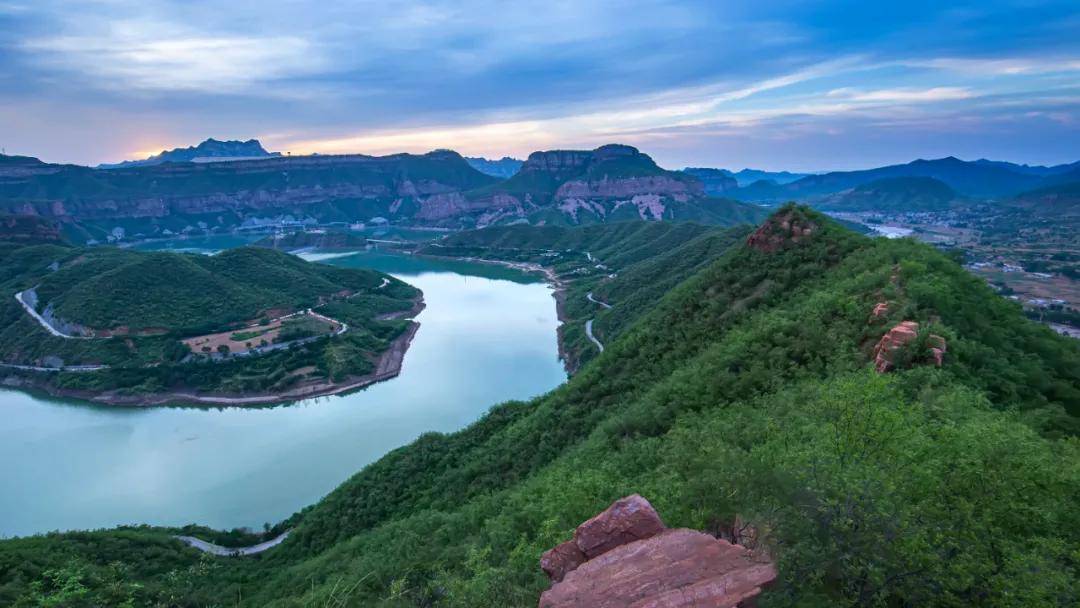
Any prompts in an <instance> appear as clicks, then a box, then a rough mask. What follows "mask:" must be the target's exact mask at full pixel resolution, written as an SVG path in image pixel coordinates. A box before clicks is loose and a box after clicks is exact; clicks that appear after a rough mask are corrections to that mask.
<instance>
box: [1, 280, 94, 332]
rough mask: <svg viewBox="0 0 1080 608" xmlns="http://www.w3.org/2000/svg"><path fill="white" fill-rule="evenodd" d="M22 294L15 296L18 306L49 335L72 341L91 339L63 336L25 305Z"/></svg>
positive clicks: (32, 308) (31, 307)
mask: <svg viewBox="0 0 1080 608" xmlns="http://www.w3.org/2000/svg"><path fill="white" fill-rule="evenodd" d="M27 291H32V290H27ZM24 293H26V292H25V291H20V292H19V293H17V294H15V299H16V300H18V302H19V304H21V305H22V307H23V309H25V310H26V312H28V313H29V314H30V316H31V317H34V320H35V321H37V322H38V323H39V324H40V325H41V326H42V327H44V328H45V331H47V332H49V333H50V334H52V335H54V336H56V337H57V338H69V339H72V340H89V339H91V338H90V337H89V336H71V335H68V334H65V333H64V332H62V331H60V330H59V329H56V328H55V327H53V326H52V324H50V323H49V322H48V321H47V320H46V319H45V317H43V316H41V315H39V314H38V311H36V310H34V307H33V306H30V305H29V304H27V303H26V300H23V294H24Z"/></svg>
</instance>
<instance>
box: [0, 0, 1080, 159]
mask: <svg viewBox="0 0 1080 608" xmlns="http://www.w3.org/2000/svg"><path fill="white" fill-rule="evenodd" d="M207 137H214V138H217V139H249V138H253V137H254V138H258V139H259V140H260V141H262V143H263V144H264V146H265V147H266V148H267V149H270V150H276V151H281V152H288V153H291V154H310V153H315V152H318V153H323V154H331V153H364V154H387V153H394V152H424V151H428V150H432V149H436V148H451V149H454V150H457V151H459V152H461V153H462V154H466V155H483V156H487V157H494V158H498V157H501V156H504V155H510V156H515V157H519V158H523V157H525V156H526V155H528V154H529V152H531V151H534V150H544V149H554V148H593V147H596V146H598V145H602V144H604V143H611V142H618V143H626V144H631V145H634V146H637V147H638V148H640V149H641V150H642V151H644V152H646V153H649V154H650V155H652V156H653V158H655V159H656V160H657V162H659V163H660V164H661V165H662V166H665V167H669V168H680V167H684V166H713V167H725V168H731V169H739V168H742V167H756V168H764V169H773V170H778V169H789V170H796V171H820V170H834V169H851V168H864V167H871V166H877V165H883V164H890V163H897V162H907V161H910V160H913V159H915V158H939V157H943V156H949V155H953V156H958V157H960V158H965V159H975V158H980V157H986V158H992V159H999V160H1010V161H1014V162H1023V163H1032V164H1055V163H1063V162H1072V161H1076V160H1080V3H1078V2H1077V1H1076V0H1071V1H1065V2H1057V1H1048V2H1041V1H1036V0H1030V1H1023V2H996V1H994V0H984V1H980V2H970V3H968V2H921V1H908V2H902V3H901V2H896V3H886V2H876V1H866V0H863V1H860V2H805V1H804V2H753V3H747V2H726V1H719V0H702V1H689V0H687V1H680V2H675V1H665V0H595V1H589V0H576V1H564V0H544V2H532V1H523V2H509V1H489V0H453V1H445V2H444V1H415V2H402V1H398V0H377V1H374V2H368V1H364V0H361V1H353V2H325V1H323V2H300V1H295V0H262V1H247V0H233V1H231V2H218V1H215V2H204V1H202V0H184V1H183V2H170V1H164V0H139V1H137V2H128V1H126V0H83V1H79V2H74V1H71V2H60V1H56V0H0V148H3V149H4V150H5V151H6V153H8V154H27V155H32V156H37V157H39V158H42V159H43V160H47V161H52V162H72V163H80V164H97V163H101V162H115V161H119V160H123V159H131V158H144V157H146V156H149V155H151V154H154V153H157V152H159V151H161V150H162V149H166V148H173V147H181V146H188V145H193V144H196V143H198V142H199V141H202V140H203V139H206V138H207Z"/></svg>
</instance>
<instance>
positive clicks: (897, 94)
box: [827, 87, 974, 103]
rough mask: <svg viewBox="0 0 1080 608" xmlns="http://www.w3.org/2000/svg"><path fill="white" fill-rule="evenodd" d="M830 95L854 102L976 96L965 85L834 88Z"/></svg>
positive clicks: (891, 101) (927, 100) (902, 101)
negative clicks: (917, 87) (870, 89)
mask: <svg viewBox="0 0 1080 608" xmlns="http://www.w3.org/2000/svg"><path fill="white" fill-rule="evenodd" d="M827 96H828V97H832V98H840V99H846V100H848V101H852V102H877V103H912V102H932V101H951V100H956V99H969V98H971V97H973V96H974V94H973V93H972V92H971V90H970V89H968V88H965V87H931V88H928V89H912V88H904V89H877V90H873V91H860V90H858V89H852V88H843V89H833V90H831V91H829V92H828V93H827Z"/></svg>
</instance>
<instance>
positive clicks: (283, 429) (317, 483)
mask: <svg viewBox="0 0 1080 608" xmlns="http://www.w3.org/2000/svg"><path fill="white" fill-rule="evenodd" d="M214 245H217V243H215V244H214ZM226 246H228V245H226ZM185 248H187V247H185ZM310 257H313V258H315V259H322V256H319V255H318V254H315V255H313V256H310ZM322 261H324V262H326V263H331V264H336V265H341V266H350V267H351V266H366V267H374V268H377V269H379V270H382V271H384V272H389V273H391V274H394V275H395V276H397V277H399V278H401V279H403V280H405V281H407V282H409V283H412V284H413V285H416V286H417V287H419V288H420V289H422V290H423V291H424V297H425V299H426V301H427V305H428V307H427V310H425V311H424V312H423V313H421V314H420V316H419V317H418V320H419V321H420V322H421V327H420V331H419V332H418V333H417V335H416V338H415V340H414V341H413V344H412V347H411V348H410V349H409V352H408V354H407V355H406V356H405V363H404V367H403V369H402V373H401V375H400V376H399V377H397V378H395V379H393V380H390V381H387V382H382V383H379V384H376V385H374V386H371V387H369V388H367V389H366V390H363V391H360V392H357V393H353V394H351V395H344V396H332V397H320V398H317V399H311V400H307V401H302V402H298V403H294V404H290V405H285V406H277V407H267V408H259V409H240V408H225V409H205V408H148V409H137V408H116V407H102V406H92V405H86V404H80V403H77V402H62V401H56V400H52V399H46V398H41V397H35V396H30V395H27V394H24V393H20V392H14V391H0V413H2V419H0V536H14V535H27V534H33V533H37V532H45V531H50V530H69V529H87V528H99V527H108V526H115V525H119V524H126V523H149V524H157V525H183V524H186V523H201V524H206V525H209V526H213V527H217V528H231V527H235V526H250V527H254V528H258V527H261V526H262V524H263V523H264V522H276V521H278V520H281V519H283V518H285V517H287V516H289V515H290V514H292V513H293V512H295V511H297V510H298V509H300V508H302V507H304V506H306V505H308V504H311V503H313V502H315V501H317V500H318V499H319V498H320V497H321V496H323V495H325V494H326V493H327V492H329V491H330V490H332V489H333V488H334V487H336V486H337V485H338V484H340V483H341V482H343V481H344V480H346V479H347V478H348V477H349V476H350V475H352V474H353V473H355V472H356V471H358V470H359V469H360V468H361V467H363V466H364V465H365V464H368V463H370V462H372V461H373V460H375V459H377V458H378V457H380V456H381V455H383V454H385V453H386V452H387V451H389V450H391V449H393V448H395V447H398V446H401V445H404V444H406V443H408V442H409V441H411V440H412V439H415V438H416V437H417V436H418V435H420V434H421V433H424V432H427V431H452V430H455V429H459V428H461V427H463V426H465V425H467V424H469V423H470V422H472V421H474V420H476V419H477V418H478V417H479V416H481V415H482V414H483V413H484V412H485V411H487V410H488V409H489V408H490V407H491V406H492V405H494V404H496V403H500V402H502V401H506V400H509V399H527V398H529V397H532V396H535V395H539V394H541V393H544V392H546V391H548V390H550V389H551V388H554V387H555V386H556V385H558V384H559V383H560V382H562V381H563V380H564V379H565V374H564V373H563V370H562V366H561V364H560V363H559V361H558V358H557V345H556V337H555V330H556V327H557V324H558V321H557V319H556V317H555V304H554V300H553V299H552V297H551V291H550V289H549V288H548V287H547V286H546V285H544V284H542V283H538V282H533V281H534V279H527V278H525V277H523V276H522V275H519V274H516V273H513V272H511V271H508V270H504V269H501V268H497V267H490V266H482V265H476V264H466V263H458V262H441V261H432V260H425V259H421V258H413V257H408V256H396V255H383V254H379V253H362V254H358V255H353V256H346V257H333V258H325V259H322Z"/></svg>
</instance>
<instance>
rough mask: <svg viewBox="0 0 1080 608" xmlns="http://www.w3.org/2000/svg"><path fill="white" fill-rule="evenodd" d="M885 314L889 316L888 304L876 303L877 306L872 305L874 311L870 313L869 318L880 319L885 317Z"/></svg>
mask: <svg viewBox="0 0 1080 608" xmlns="http://www.w3.org/2000/svg"><path fill="white" fill-rule="evenodd" d="M887 314H889V303H888V302H878V303H877V304H875V305H874V310H873V312H871V313H870V317H871V318H872V319H881V318H883V317H885V315H887Z"/></svg>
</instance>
